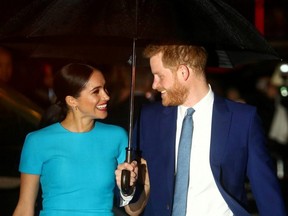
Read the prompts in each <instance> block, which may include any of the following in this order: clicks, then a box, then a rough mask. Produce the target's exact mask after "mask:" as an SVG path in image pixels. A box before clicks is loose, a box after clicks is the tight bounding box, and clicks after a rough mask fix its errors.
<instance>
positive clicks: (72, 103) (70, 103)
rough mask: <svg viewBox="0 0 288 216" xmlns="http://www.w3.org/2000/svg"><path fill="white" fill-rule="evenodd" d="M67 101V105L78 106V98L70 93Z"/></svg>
mask: <svg viewBox="0 0 288 216" xmlns="http://www.w3.org/2000/svg"><path fill="white" fill-rule="evenodd" d="M65 101H66V103H67V105H68V106H70V107H76V106H77V101H76V99H75V98H74V97H72V96H70V95H68V96H66V97H65Z"/></svg>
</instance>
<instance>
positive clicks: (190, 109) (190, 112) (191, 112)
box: [186, 108, 195, 116]
mask: <svg viewBox="0 0 288 216" xmlns="http://www.w3.org/2000/svg"><path fill="white" fill-rule="evenodd" d="M194 112H195V110H194V109H193V108H188V109H187V114H186V115H187V116H192V114H193V113H194Z"/></svg>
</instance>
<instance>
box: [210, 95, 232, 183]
mask: <svg viewBox="0 0 288 216" xmlns="http://www.w3.org/2000/svg"><path fill="white" fill-rule="evenodd" d="M231 115H232V113H231V112H230V111H229V110H228V108H227V105H226V103H225V100H224V99H223V98H221V97H219V96H217V95H215V97H214V105H213V115H212V129H211V145H210V163H211V167H212V171H216V170H217V171H220V170H219V168H220V164H221V161H222V158H223V155H224V154H225V149H227V148H226V145H227V139H228V134H229V128H230V123H231ZM213 167H214V168H216V169H213ZM214 174H217V177H218V179H219V177H220V176H219V174H220V173H219V172H217V173H214Z"/></svg>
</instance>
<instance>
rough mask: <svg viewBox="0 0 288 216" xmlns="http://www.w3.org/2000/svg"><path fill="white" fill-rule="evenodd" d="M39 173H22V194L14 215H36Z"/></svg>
mask: <svg viewBox="0 0 288 216" xmlns="http://www.w3.org/2000/svg"><path fill="white" fill-rule="evenodd" d="M39 178H40V177H39V175H31V174H25V173H22V174H21V181H20V195H19V200H18V203H17V206H16V209H15V211H14V213H13V216H34V210H35V202H36V198H37V194H38V190H39Z"/></svg>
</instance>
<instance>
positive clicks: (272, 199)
mask: <svg viewBox="0 0 288 216" xmlns="http://www.w3.org/2000/svg"><path fill="white" fill-rule="evenodd" d="M176 119H177V107H164V106H162V105H161V103H160V102H159V103H155V104H149V105H147V106H145V107H143V109H142V111H141V115H140V117H139V119H138V121H137V124H136V127H135V130H134V135H133V145H134V148H137V149H138V150H140V151H141V156H142V157H143V158H144V159H146V160H147V164H148V171H149V177H150V183H151V194H150V197H149V201H148V204H147V206H146V208H145V211H144V215H147V216H160V215H161V216H166V215H167V216H168V215H171V210H172V205H173V190H174V169H175V136H176ZM265 144H266V140H265V135H264V132H263V130H262V125H261V122H260V119H259V117H258V115H257V113H256V108H255V107H252V106H250V105H247V104H242V103H236V102H233V101H230V100H227V99H224V98H222V97H219V96H217V95H215V98H214V105H213V116H212V131H211V147H210V166H211V170H212V173H213V176H214V179H215V182H216V184H217V186H218V189H219V191H220V193H221V194H222V196H223V198H224V199H225V201H226V203H227V204H228V206H229V208H230V209H231V210H232V211H233V213H234V215H235V216H246V215H250V214H249V212H248V211H247V210H246V207H247V206H246V191H245V188H244V185H245V181H246V180H247V178H246V177H248V179H249V181H250V184H251V187H252V191H253V196H254V199H255V200H256V203H257V207H258V209H259V213H260V215H261V216H272V215H275V216H276V215H277V216H282V215H286V210H285V205H284V202H283V200H282V197H281V190H280V187H279V183H278V179H277V176H276V174H275V171H274V166H273V163H272V160H271V158H270V156H269V153H268V152H267V149H266V146H265Z"/></svg>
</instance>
